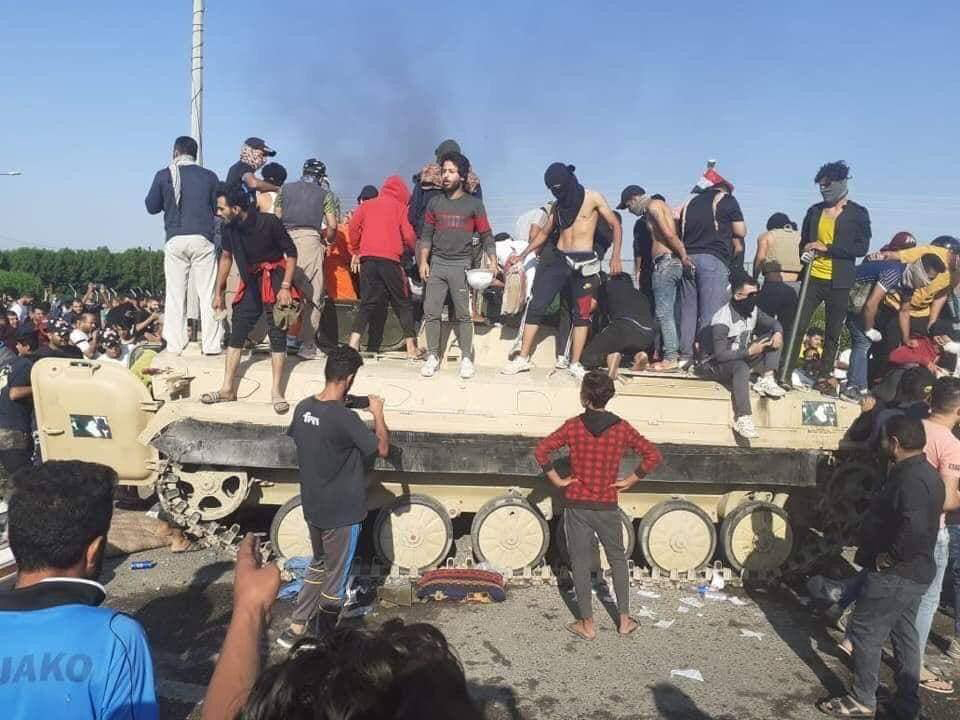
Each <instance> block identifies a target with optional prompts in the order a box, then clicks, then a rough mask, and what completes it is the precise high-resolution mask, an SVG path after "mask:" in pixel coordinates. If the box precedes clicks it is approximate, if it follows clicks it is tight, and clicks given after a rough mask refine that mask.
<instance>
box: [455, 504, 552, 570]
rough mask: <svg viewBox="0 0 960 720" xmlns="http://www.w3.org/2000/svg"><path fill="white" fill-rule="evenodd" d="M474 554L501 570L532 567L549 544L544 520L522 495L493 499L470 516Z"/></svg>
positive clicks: (538, 561)
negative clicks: (471, 519)
mask: <svg viewBox="0 0 960 720" xmlns="http://www.w3.org/2000/svg"><path fill="white" fill-rule="evenodd" d="M470 536H471V538H472V541H473V554H474V555H476V557H477V560H479V561H480V562H485V563H489V564H490V565H492V566H493V567H495V568H498V569H502V570H510V571H514V570H523V569H524V568H527V567H535V566H537V565H539V564H540V561H541V560H543V557H544V555H546V554H547V548H548V547H550V528H549V527H548V526H547V521H546V520H544V518H543V516H542V515H541V514H540V513H539V512H537V510H536V508H534V507H533V506H532V505H531V504H530V503H528V502H527V501H526V500H524V499H523V498H518V497H513V496H510V495H507V496H504V497H498V498H493V499H492V500H490V501H489V502H488V503H486V504H485V505H484V506H483V507H482V508H480V510H479V511H478V512H477V514H476V515H474V516H473V525H472V526H471V527H470Z"/></svg>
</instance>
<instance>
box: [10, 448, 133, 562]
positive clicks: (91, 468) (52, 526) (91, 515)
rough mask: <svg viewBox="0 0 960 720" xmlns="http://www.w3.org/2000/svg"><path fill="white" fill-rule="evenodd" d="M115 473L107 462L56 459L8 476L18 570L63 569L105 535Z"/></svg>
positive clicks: (108, 526) (109, 514)
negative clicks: (9, 477)
mask: <svg viewBox="0 0 960 720" xmlns="http://www.w3.org/2000/svg"><path fill="white" fill-rule="evenodd" d="M116 483H117V474H116V472H114V471H113V470H112V469H111V468H109V467H107V466H106V465H100V464H98V463H88V462H81V461H79V460H60V461H50V462H45V463H43V465H40V466H39V467H26V468H23V469H22V470H20V471H18V472H17V473H16V474H14V476H13V478H12V479H11V484H12V485H13V493H12V494H11V496H10V509H9V512H8V523H9V529H10V548H11V549H12V550H13V556H14V557H15V558H16V560H17V565H18V566H19V568H20V570H21V571H23V570H28V571H29V570H45V569H54V570H64V569H66V568H71V567H73V566H74V565H76V564H77V563H78V562H80V560H82V559H83V555H84V553H85V552H86V550H87V546H89V545H90V543H91V542H93V540H94V539H96V538H98V537H103V538H106V535H107V531H108V530H109V529H110V518H111V516H112V515H113V489H114V486H115V485H116Z"/></svg>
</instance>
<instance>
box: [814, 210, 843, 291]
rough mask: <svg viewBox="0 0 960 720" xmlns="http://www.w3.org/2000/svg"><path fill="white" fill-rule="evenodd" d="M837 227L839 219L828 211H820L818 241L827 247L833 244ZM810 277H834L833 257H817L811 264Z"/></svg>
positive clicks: (826, 278)
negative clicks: (831, 215)
mask: <svg viewBox="0 0 960 720" xmlns="http://www.w3.org/2000/svg"><path fill="white" fill-rule="evenodd" d="M836 227H837V219H836V218H835V217H830V216H829V215H827V213H826V211H824V212H822V213H820V222H819V224H818V225H817V242H818V243H820V244H821V245H824V246H826V247H830V246H831V245H833V231H834V230H835V229H836ZM810 277H815V278H817V280H832V279H833V258H829V257H823V256H820V257H817V258H816V259H814V261H813V265H811V266H810Z"/></svg>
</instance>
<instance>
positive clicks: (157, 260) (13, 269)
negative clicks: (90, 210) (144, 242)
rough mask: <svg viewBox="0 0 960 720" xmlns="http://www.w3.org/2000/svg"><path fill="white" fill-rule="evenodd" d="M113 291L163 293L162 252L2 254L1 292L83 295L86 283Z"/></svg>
mask: <svg viewBox="0 0 960 720" xmlns="http://www.w3.org/2000/svg"><path fill="white" fill-rule="evenodd" d="M91 282H92V283H96V284H98V285H101V284H102V285H105V286H106V287H108V288H111V289H113V290H131V289H140V290H146V291H150V292H153V293H160V292H162V290H163V251H161V250H146V249H144V248H130V249H129V250H123V251H121V252H111V251H110V250H108V249H107V248H105V247H100V248H97V249H96V250H72V249H70V248H63V249H61V250H43V249H40V248H28V247H23V248H17V249H16V250H2V251H0V292H3V293H5V294H7V295H20V294H22V293H25V292H33V293H35V294H37V295H38V296H43V293H44V291H48V290H52V291H53V292H56V293H57V294H58V295H60V296H61V297H70V296H72V295H73V294H74V291H76V293H77V294H80V295H83V293H84V291H85V289H86V286H87V283H91Z"/></svg>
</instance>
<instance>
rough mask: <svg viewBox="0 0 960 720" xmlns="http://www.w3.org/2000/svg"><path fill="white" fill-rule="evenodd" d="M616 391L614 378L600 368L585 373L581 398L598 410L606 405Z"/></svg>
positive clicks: (581, 387)
mask: <svg viewBox="0 0 960 720" xmlns="http://www.w3.org/2000/svg"><path fill="white" fill-rule="evenodd" d="M615 392H616V390H615V389H614V387H613V380H611V379H610V376H609V375H607V374H606V373H605V372H600V371H599V370H591V371H590V372H588V373H587V374H586V375H584V377H583V383H582V384H581V385H580V399H581V400H582V401H583V402H584V403H585V404H587V405H589V406H590V407H592V408H596V409H597V410H599V409H600V408H603V407H606V406H607V403H608V402H610V398H612V397H613V396H614V393H615Z"/></svg>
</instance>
